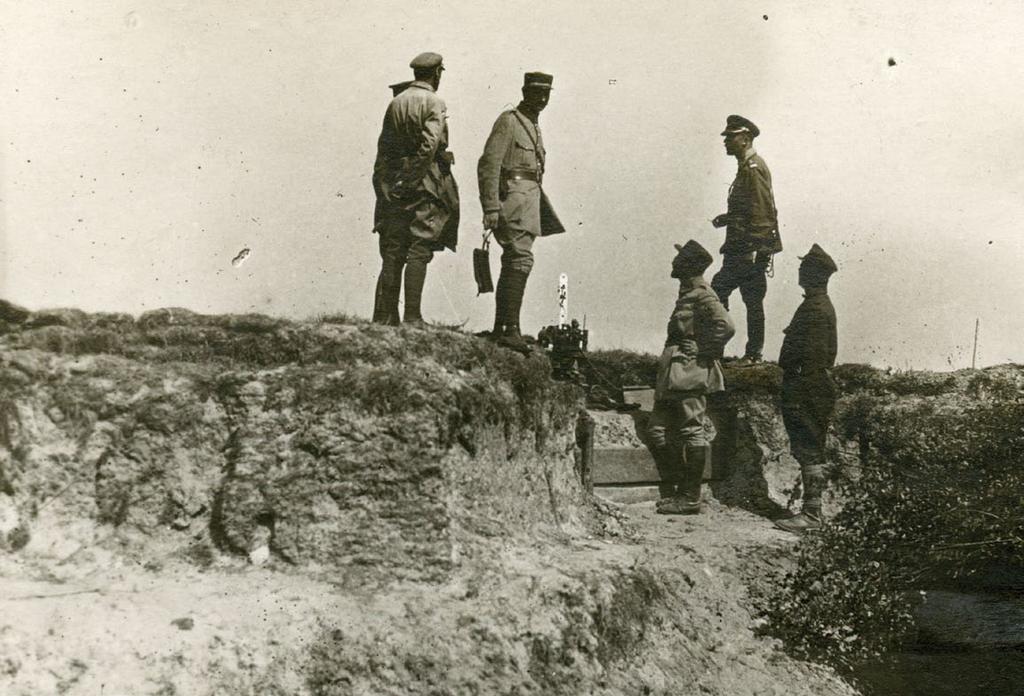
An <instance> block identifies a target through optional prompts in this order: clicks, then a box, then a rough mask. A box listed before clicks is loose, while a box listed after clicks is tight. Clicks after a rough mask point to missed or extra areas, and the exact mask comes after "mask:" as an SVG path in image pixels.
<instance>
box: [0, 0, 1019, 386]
mask: <svg viewBox="0 0 1024 696" xmlns="http://www.w3.org/2000/svg"><path fill="white" fill-rule="evenodd" d="M2 7H3V9H2V15H0V62H2V65H0V95H2V103H3V110H2V114H3V116H2V120H0V128H2V131H3V142H2V145H3V147H2V148H0V156H2V162H0V165H2V169H0V174H2V175H0V206H2V218H0V221H2V225H3V227H2V230H0V296H3V297H5V298H6V299H9V300H12V301H15V302H18V303H21V304H23V305H26V306H28V307H30V308H33V309H35V308H43V307H55V306H77V307H81V308H83V309H86V310H90V311H99V310H110V311H112V310H117V311H128V312H133V313H138V312H142V311H145V310H147V309H152V308H155V307H161V306H182V307H188V308H191V309H194V310H196V311H201V312H242V311H258V312H265V313H270V314H275V315H282V316H291V317H306V316H312V315H315V314H318V313H333V312H345V313H349V314H354V315H360V316H369V314H370V311H371V308H372V302H373V297H372V295H373V286H374V281H375V279H376V274H377V271H378V269H379V257H378V254H377V247H376V244H377V240H376V237H375V236H373V235H371V234H370V227H371V218H372V211H373V193H372V189H371V186H370V171H371V167H372V162H373V157H374V151H375V145H376V138H377V134H378V132H379V127H380V121H381V118H382V116H383V113H384V109H385V108H386V106H387V103H388V100H389V98H390V91H389V90H388V88H387V85H388V84H389V83H391V82H396V81H399V80H402V79H408V78H409V77H410V72H411V71H410V70H409V68H408V67H407V65H408V62H409V60H410V59H411V58H412V57H413V56H414V55H416V54H417V53H419V52H421V51H426V50H432V51H437V52H439V53H441V54H443V55H444V58H445V64H446V66H447V68H448V70H447V72H446V73H445V74H444V79H443V81H442V84H441V90H440V94H441V96H442V97H443V98H444V99H445V100H446V102H447V103H448V111H449V128H450V131H451V144H452V150H453V151H454V152H455V156H456V167H455V173H456V176H457V178H458V181H459V184H460V187H461V191H462V205H463V222H462V227H461V243H460V247H459V251H458V253H457V254H451V253H445V254H441V255H439V256H438V257H437V258H436V259H435V261H434V262H433V263H432V264H431V267H430V271H429V274H428V278H427V290H426V296H425V304H424V314H425V316H426V317H427V318H428V319H433V320H436V321H441V322H445V323H456V322H458V323H461V322H463V321H467V320H468V325H467V326H468V327H470V328H473V329H479V328H486V327H489V325H490V323H491V317H492V316H493V295H488V296H483V297H479V298H478V297H476V291H475V285H474V283H473V279H472V271H471V254H470V250H471V249H472V248H473V246H475V245H477V244H478V243H479V239H480V236H479V235H480V222H479V221H480V206H479V202H478V199H477V187H476V180H475V167H476V159H477V158H478V157H479V155H480V151H481V149H482V146H483V143H484V140H485V139H486V137H487V134H488V132H489V130H490V127H491V124H492V123H493V121H494V118H495V117H496V116H497V115H498V113H499V112H500V111H501V110H502V109H503V108H505V107H506V106H508V105H512V104H514V103H516V102H517V101H518V98H519V88H520V85H521V81H522V73H523V72H524V71H526V70H543V71H546V72H550V73H553V74H554V76H555V81H554V86H555V91H554V93H553V95H552V99H551V103H550V106H549V107H548V109H547V110H546V111H545V112H544V113H543V115H542V117H541V126H542V129H543V131H544V138H545V142H546V144H547V149H548V154H549V157H548V171H547V175H546V179H545V188H546V190H547V191H548V193H549V195H550V197H551V199H552V201H553V203H554V204H555V207H556V209H557V210H558V212H559V214H560V215H561V217H562V220H563V222H565V223H566V227H567V228H569V232H568V233H567V234H564V235H561V236H560V237H556V238H549V239H542V240H540V241H539V242H538V243H537V245H536V247H535V249H536V255H537V263H536V266H535V268H534V272H533V275H532V276H531V279H530V284H529V287H528V288H527V296H526V306H525V309H524V328H525V329H527V330H528V331H531V332H532V331H536V330H537V329H538V328H539V327H540V326H542V325H544V324H547V323H551V322H552V321H553V320H554V319H555V317H556V312H557V307H556V300H555V289H556V285H557V279H558V275H559V273H561V272H566V273H568V274H569V277H570V284H571V287H570V303H571V307H570V309H571V313H572V314H573V315H574V316H577V317H579V318H581V319H582V317H583V316H584V315H586V319H587V326H588V328H590V329H591V330H592V336H593V338H592V345H593V346H594V347H599V348H615V347H624V348H630V349H636V350H643V351H649V352H654V351H657V350H658V349H659V347H660V345H661V342H662V341H663V339H664V326H665V321H666V319H667V317H668V314H669V311H670V309H671V307H672V304H673V301H674V297H675V287H674V281H672V280H671V279H670V278H669V277H668V272H669V262H670V259H671V256H672V253H673V249H672V243H673V242H684V241H686V240H687V239H688V238H691V237H693V238H695V239H697V240H698V241H700V242H701V243H702V244H704V245H705V246H706V247H708V248H709V249H710V250H712V251H715V252H716V263H715V265H714V266H713V267H712V268H711V269H709V273H708V276H709V277H710V275H711V274H712V273H713V272H714V271H715V270H716V269H717V267H718V265H719V259H720V257H719V256H718V254H717V248H718V246H719V245H720V243H721V239H722V232H721V231H719V230H715V229H713V228H712V227H711V226H710V224H709V222H708V221H709V220H710V218H711V217H713V216H714V215H716V214H717V213H720V212H723V211H724V209H725V198H726V194H727V190H728V186H729V183H730V182H731V180H732V176H733V173H734V171H735V161H734V160H732V159H731V158H729V157H727V156H726V155H725V153H724V149H723V147H722V144H721V138H720V137H719V135H718V133H719V132H720V131H721V130H722V127H723V125H724V121H725V117H726V115H728V114H730V113H738V114H742V115H744V116H747V117H748V118H750V119H752V120H753V121H755V122H756V123H757V124H758V125H759V126H760V127H761V130H762V135H761V137H760V138H758V139H757V141H756V142H755V145H756V147H757V149H758V151H759V152H760V153H761V154H762V156H764V158H765V159H766V160H767V162H768V164H769V166H770V167H771V170H772V173H773V177H774V180H775V193H776V200H777V203H778V207H779V217H780V222H781V228H782V235H783V241H784V243H785V246H786V249H785V251H784V252H783V254H781V255H780V256H778V257H777V260H776V277H775V278H773V279H771V280H770V281H769V290H768V297H767V300H766V311H767V316H768V319H767V345H766V356H767V357H770V358H774V357H775V356H776V355H777V351H778V347H779V345H780V344H781V340H782V329H783V328H784V327H785V326H786V324H787V323H788V321H789V319H790V317H791V316H792V313H793V311H794V310H795V309H796V306H797V304H798V303H799V301H800V297H801V292H800V289H799V287H797V285H796V271H797V265H798V259H797V255H798V254H803V253H804V252H805V251H806V250H807V249H808V248H809V247H810V245H811V243H812V242H818V243H819V244H821V245H822V246H823V247H824V248H825V249H826V250H828V251H829V252H830V253H831V254H832V255H833V257H834V258H835V259H836V261H837V263H838V264H839V266H840V272H839V273H838V274H837V275H836V276H835V277H834V279H833V283H832V295H833V298H834V302H835V305H836V311H837V314H838V316H839V324H840V334H839V339H840V350H839V360H840V361H841V362H870V363H874V364H876V365H891V366H894V367H900V368H905V367H922V368H935V369H944V368H949V367H951V366H952V367H963V366H967V365H969V364H970V359H971V342H972V340H973V333H974V323H975V319H976V318H979V319H980V321H981V337H980V342H979V363H980V364H983V365H984V364H993V363H1000V362H1006V361H1017V362H1024V341H1022V340H1021V337H1022V336H1024V311H1022V309H1024V300H1022V295H1021V290H1022V284H1024V281H1022V280H1021V273H1020V272H1019V268H1018V267H1019V265H1020V261H1021V259H1022V258H1024V253H1022V252H1024V241H1022V240H1024V232H1022V231H1021V229H1020V220H1021V218H1022V215H1021V213H1022V208H1024V199H1022V196H1021V193H1022V187H1024V167H1020V166H1016V164H1015V161H1016V156H1017V155H1018V154H1019V153H1020V152H1022V151H1024V147H1022V146H1024V136H1022V134H1021V133H1022V131H1021V128H1020V123H1021V121H1022V116H1024V114H1022V106H1024V96H1022V91H1021V89H1020V84H1019V82H1020V76H1021V75H1024V51H1021V50H1020V49H1019V40H1020V36H1021V34H1022V32H1024V4H1021V3H1019V2H988V3H984V4H982V3H978V2H956V3H951V2H928V3H924V2H921V3H912V4H911V3H893V2H891V1H879V2H857V3H844V6H843V7H841V8H840V7H839V5H838V4H835V3H828V4H826V3H811V2H799V3H798V2H729V3H725V2H721V3H705V2H644V3H622V2H607V1H597V2H595V1H591V2H562V1H558V0H553V1H550V2H544V3H540V2H537V3H507V2H469V1H468V0H467V1H464V2H440V1H430V0H416V1H410V0H406V1H405V2H363V3H356V2H337V1H334V2H327V1H326V0H324V1H320V0H292V1H290V2H268V1H259V0H251V1H249V2H227V1H226V0H207V1H206V2H201V3H200V2H191V3H189V2H183V1H178V2H166V1H161V2H156V1H154V0H136V1H135V2H127V1H122V0H93V1H92V2H48V3H15V2H13V1H11V0H6V1H5V2H4V3H3V5H2ZM890 59H891V61H890ZM890 62H895V65H890ZM243 248H249V249H251V255H250V256H249V257H248V259H247V260H246V261H245V262H244V263H243V264H241V265H240V266H238V267H236V266H233V265H232V263H231V261H232V259H233V258H234V257H235V256H236V255H237V254H238V252H239V251H240V250H242V249H243ZM492 257H493V258H492V265H493V268H494V271H495V273H497V265H498V262H497V254H496V253H494V251H492ZM733 310H734V311H733V315H734V317H735V319H736V320H737V324H738V326H739V327H740V331H739V334H738V335H737V337H736V338H735V339H734V341H733V343H732V344H731V345H730V346H729V351H728V352H730V353H736V354H739V353H742V349H743V348H742V347H743V342H744V341H745V335H744V331H743V330H742V327H743V326H744V325H745V319H744V311H743V305H742V302H741V301H740V298H739V295H738V293H737V294H736V295H735V296H734V298H733Z"/></svg>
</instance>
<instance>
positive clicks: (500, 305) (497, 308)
mask: <svg viewBox="0 0 1024 696" xmlns="http://www.w3.org/2000/svg"><path fill="white" fill-rule="evenodd" d="M507 314H508V272H507V271H505V270H504V269H502V271H501V275H499V276H498V284H497V286H496V287H495V288H494V328H493V329H492V330H491V336H490V337H491V338H492V339H494V340H495V341H496V340H498V339H499V338H501V336H502V335H503V334H504V333H505V317H506V316H507Z"/></svg>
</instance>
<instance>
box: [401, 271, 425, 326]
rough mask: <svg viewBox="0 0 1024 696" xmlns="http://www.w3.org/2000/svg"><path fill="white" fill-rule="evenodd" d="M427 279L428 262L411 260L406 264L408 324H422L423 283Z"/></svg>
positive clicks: (406, 315) (406, 313) (406, 317)
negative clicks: (421, 301)
mask: <svg viewBox="0 0 1024 696" xmlns="http://www.w3.org/2000/svg"><path fill="white" fill-rule="evenodd" d="M426 279H427V264H425V263H423V262H422V261H416V260H410V261H407V262H406V264H405V316H404V317H403V320H404V321H405V323H406V324H422V323H423V315H422V314H421V313H420V300H421V299H422V297H423V283H424V281H426Z"/></svg>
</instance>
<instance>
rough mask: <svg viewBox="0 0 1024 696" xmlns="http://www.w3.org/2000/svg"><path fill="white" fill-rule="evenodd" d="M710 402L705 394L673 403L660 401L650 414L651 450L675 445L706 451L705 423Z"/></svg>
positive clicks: (683, 398)
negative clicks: (701, 448)
mask: <svg viewBox="0 0 1024 696" xmlns="http://www.w3.org/2000/svg"><path fill="white" fill-rule="evenodd" d="M707 409H708V401H707V397H706V396H705V395H704V394H693V395H689V396H684V397H682V398H678V399H674V400H672V401H657V402H655V404H654V411H653V412H652V413H651V420H650V424H649V425H648V428H647V434H648V436H649V438H650V443H651V446H652V448H654V447H664V446H665V445H674V446H677V447H703V446H705V445H707V443H708V440H707V434H706V432H705V429H704V427H705V426H704V422H705V419H706V418H707Z"/></svg>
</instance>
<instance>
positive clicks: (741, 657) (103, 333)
mask: <svg viewBox="0 0 1024 696" xmlns="http://www.w3.org/2000/svg"><path fill="white" fill-rule="evenodd" d="M5 316H8V318H9V320H8V322H7V325H6V326H5V327H4V329H5V331H6V333H5V334H3V336H2V338H0V390H2V391H0V585H2V587H3V592H2V593H0V692H3V693H5V694H7V693H9V694H39V693H66V694H97V693H104V694H164V695H167V694H220V693H231V694H310V695H313V694H315V695H334V694H367V695H369V694H374V695H376V694H396V695H398V694H437V695H439V696H440V695H441V694H445V695H448V694H455V695H460V694H608V695H609V696H611V695H612V694H616V695H617V694H680V693H682V694H721V695H722V696H724V695H725V694H729V695H737V694H740V695H742V694H751V695H753V694H807V695H808V696H810V695H812V694H814V695H816V696H821V695H825V696H827V695H829V694H852V693H854V692H853V691H852V690H851V689H850V688H849V687H848V686H847V685H846V684H844V683H843V682H842V681H840V680H839V679H838V678H836V677H835V676H834V675H832V674H830V673H829V672H828V671H827V670H825V669H824V668H820V667H817V666H814V665H810V664H806V663H800V662H797V661H794V660H792V659H790V658H788V657H786V655H785V654H784V653H783V652H782V650H781V649H780V646H779V644H778V643H777V642H776V641H773V640H771V639H768V638H763V637H759V636H758V635H757V630H756V629H757V622H756V621H755V620H754V619H753V618H752V616H751V612H750V610H749V609H748V603H749V602H748V597H747V595H748V589H747V588H748V586H749V585H750V584H751V583H754V582H756V579H757V578H758V577H763V576H764V573H763V572H762V571H763V570H765V569H766V568H771V567H776V566H778V565H779V564H782V563H784V559H785V558H786V557H787V556H788V554H789V550H790V548H791V545H792V543H793V542H792V540H791V539H789V538H787V537H786V536H785V535H783V534H782V533H781V532H777V531H775V530H773V529H771V528H770V525H769V523H768V522H767V521H766V520H764V519H763V518H759V517H755V516H753V515H751V514H749V513H747V512H744V511H742V510H738V509H733V508H728V507H725V506H722V505H719V504H717V503H716V504H713V505H712V508H711V510H710V511H709V513H708V514H707V515H705V516H702V517H699V518H694V519H676V518H664V517H659V516H656V515H654V514H653V510H652V509H651V507H650V506H649V505H640V506H634V507H631V508H628V509H626V510H625V511H623V510H620V509H616V508H612V507H609V506H606V505H603V504H601V503H599V502H598V501H595V500H593V499H592V498H591V497H590V496H589V494H588V493H587V492H586V491H585V490H584V489H583V487H582V486H581V484H580V480H581V473H582V472H581V471H580V467H581V465H582V462H581V459H580V452H579V449H578V447H577V446H576V442H575V434H574V424H575V420H576V417H577V414H578V410H579V405H580V394H579V393H578V392H577V391H576V390H575V389H574V388H572V387H569V386H565V385H559V384H556V383H552V382H551V381H550V380H549V379H548V378H547V374H548V370H549V366H548V363H547V361H546V359H545V358H544V357H543V356H539V355H535V356H531V357H527V358H524V357H522V356H520V355H517V354H514V353H510V352H507V351H501V350H498V349H496V348H495V347H493V346H492V345H491V344H489V343H487V342H485V341H482V340H479V339H476V338H473V337H469V336H465V335H463V334H461V333H458V332H455V331H450V330H446V329H443V328H415V327H413V328H408V327H405V328H400V329H395V328H389V327H378V326H373V325H368V324H365V323H362V322H358V321H351V320H347V319H344V318H339V319H336V320H323V321H316V322H287V321H282V320H274V319H270V318H267V317H260V316H256V315H251V316H241V317H206V316H200V315H195V314H192V313H190V312H187V311H184V310H158V311H156V312H152V313H148V314H146V315H143V316H142V317H140V318H138V319H134V318H132V317H130V316H127V315H86V314H83V313H81V312H77V311H74V310H56V311H51V312H44V313H36V314H31V313H29V314H27V315H25V316H19V317H18V318H17V320H13V319H10V316H13V315H5Z"/></svg>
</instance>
